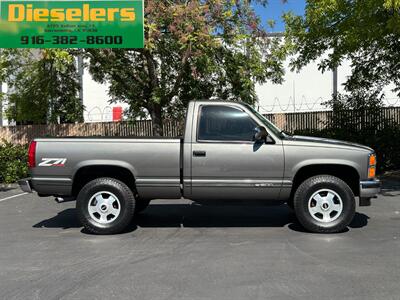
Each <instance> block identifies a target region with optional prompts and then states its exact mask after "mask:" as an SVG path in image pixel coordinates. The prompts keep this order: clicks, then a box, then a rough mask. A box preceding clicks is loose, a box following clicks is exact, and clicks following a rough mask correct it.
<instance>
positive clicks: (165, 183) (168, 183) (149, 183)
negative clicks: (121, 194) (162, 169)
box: [136, 178, 181, 187]
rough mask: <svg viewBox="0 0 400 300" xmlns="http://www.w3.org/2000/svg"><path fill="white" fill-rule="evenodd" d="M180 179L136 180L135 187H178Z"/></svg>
mask: <svg viewBox="0 0 400 300" xmlns="http://www.w3.org/2000/svg"><path fill="white" fill-rule="evenodd" d="M180 183H181V181H180V179H179V178H178V179H176V178H172V179H171V178H140V179H136V186H137V187H179V186H180Z"/></svg>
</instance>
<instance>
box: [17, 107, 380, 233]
mask: <svg viewBox="0 0 400 300" xmlns="http://www.w3.org/2000/svg"><path fill="white" fill-rule="evenodd" d="M28 157H29V162H28V163H29V167H30V176H31V177H30V178H27V179H24V180H21V181H20V186H21V188H22V190H24V191H26V192H32V190H35V191H36V192H37V193H38V195H39V196H56V197H64V198H66V197H69V198H71V197H72V198H73V199H76V200H77V203H76V207H77V212H78V215H79V219H80V221H81V222H82V224H83V226H84V227H85V228H86V229H87V230H88V231H90V232H92V233H96V234H113V233H119V232H121V231H123V230H124V229H125V228H126V227H127V225H128V224H129V223H130V222H131V221H132V220H133V219H134V217H135V214H136V213H139V212H141V211H143V210H144V209H145V208H146V207H147V206H148V204H149V202H150V201H151V200H152V199H180V198H182V197H184V198H186V199H191V200H193V201H196V202H199V203H201V204H207V203H208V204H210V203H216V202H217V201H220V203H227V202H230V203H232V202H236V203H250V202H252V203H254V202H257V203H265V202H267V201H268V203H275V202H274V201H276V202H277V203H282V202H286V203H287V204H288V206H289V207H291V208H292V209H293V210H294V211H295V214H296V216H297V218H298V220H299V222H300V223H301V224H302V225H303V226H304V227H305V228H306V229H307V230H309V231H311V232H321V233H330V232H339V231H342V230H344V229H345V228H346V226H348V225H349V223H350V222H351V221H352V219H353V217H354V214H355V207H356V201H355V197H359V201H360V206H368V205H370V203H371V201H370V199H371V198H374V197H376V195H377V194H378V193H379V191H380V182H379V181H378V180H377V179H375V169H376V156H375V153H374V151H373V150H372V149H371V148H368V147H366V146H362V145H357V144H352V143H348V142H343V141H336V140H328V139H321V138H312V137H302V136H291V135H288V134H286V133H284V132H282V131H281V130H280V129H278V128H277V127H276V126H275V125H273V124H272V123H271V122H270V121H268V120H267V119H266V118H265V117H263V116H262V115H260V114H259V113H258V112H257V111H255V110H254V109H253V108H252V107H251V106H249V105H247V104H244V103H238V102H222V101H221V102H215V101H214V102H212V101H194V102H191V103H190V104H189V107H188V110H187V118H186V128H185V133H184V136H183V138H97V137H93V138H43V139H35V140H34V141H33V142H32V143H31V144H30V147H29V155H28Z"/></svg>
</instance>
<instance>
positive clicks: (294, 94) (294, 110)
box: [293, 80, 296, 112]
mask: <svg viewBox="0 0 400 300" xmlns="http://www.w3.org/2000/svg"><path fill="white" fill-rule="evenodd" d="M293 112H296V82H295V81H294V80H293Z"/></svg>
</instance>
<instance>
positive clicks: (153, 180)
mask: <svg viewBox="0 0 400 300" xmlns="http://www.w3.org/2000/svg"><path fill="white" fill-rule="evenodd" d="M35 141H36V142H37V149H36V151H37V152H36V159H37V165H38V166H37V167H36V168H34V170H33V171H32V174H31V175H32V186H33V188H34V189H35V190H37V191H38V192H39V193H41V194H49V195H50V194H53V193H54V192H57V193H58V194H60V195H61V196H62V195H70V194H71V190H72V182H73V178H74V176H75V174H76V172H77V171H78V170H79V169H81V168H84V167H86V166H87V167H89V166H91V167H93V166H102V165H113V166H119V167H121V168H125V169H128V170H129V171H131V172H132V174H133V176H134V178H135V181H136V187H137V191H138V193H139V195H140V196H141V197H143V198H148V197H150V198H152V197H155V196H156V195H158V197H160V196H167V198H179V197H180V193H181V190H180V183H181V180H180V169H181V159H180V158H181V143H182V140H181V139H178V138H138V137H134V138H119V137H106V138H104V137H101V138H100V137H89V138H88V137H73V138H70V137H68V138H39V139H36V140H35ZM51 159H54V160H51ZM49 160H50V161H49ZM56 160H58V161H56ZM63 160H65V164H64V165H62V164H60V163H59V162H60V161H63ZM46 162H48V163H46ZM51 163H53V164H52V165H49V164H51ZM57 165H59V166H57ZM160 192H161V195H160Z"/></svg>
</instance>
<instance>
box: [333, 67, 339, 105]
mask: <svg viewBox="0 0 400 300" xmlns="http://www.w3.org/2000/svg"><path fill="white" fill-rule="evenodd" d="M332 79H333V80H332V95H333V98H334V99H336V96H337V94H338V68H337V67H335V68H333V71H332Z"/></svg>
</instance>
